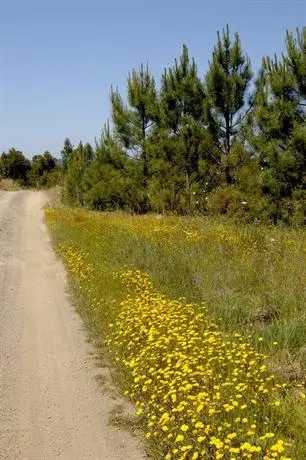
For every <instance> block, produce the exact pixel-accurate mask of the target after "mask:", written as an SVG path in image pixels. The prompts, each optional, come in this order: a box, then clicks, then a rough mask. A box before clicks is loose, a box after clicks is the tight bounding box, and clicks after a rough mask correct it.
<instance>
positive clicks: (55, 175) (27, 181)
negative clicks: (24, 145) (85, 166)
mask: <svg viewBox="0 0 306 460" xmlns="http://www.w3.org/2000/svg"><path fill="white" fill-rule="evenodd" d="M0 180H1V182H2V184H11V186H10V187H9V190H14V189H18V188H21V187H22V188H25V187H34V188H50V187H54V186H56V185H60V184H62V181H63V171H62V168H61V164H60V163H59V161H58V160H57V159H56V158H54V157H53V156H52V155H51V154H50V153H49V152H48V151H46V152H45V153H44V154H43V155H34V156H33V157H32V159H31V160H29V159H28V158H26V157H25V156H24V154H23V153H22V152H21V151H20V150H16V149H15V148H11V149H10V150H9V151H8V152H7V153H5V152H3V153H2V155H1V157H0ZM12 184H14V185H12ZM3 187H5V185H3ZM3 187H2V188H3Z"/></svg>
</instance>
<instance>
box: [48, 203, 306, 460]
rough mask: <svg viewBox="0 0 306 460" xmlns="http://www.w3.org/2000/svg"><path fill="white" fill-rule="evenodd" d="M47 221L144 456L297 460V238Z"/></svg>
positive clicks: (300, 327)
mask: <svg viewBox="0 0 306 460" xmlns="http://www.w3.org/2000/svg"><path fill="white" fill-rule="evenodd" d="M46 220H47V223H48V225H49V228H50V230H51V233H52V235H53V238H54V242H55V245H56V247H57V250H58V253H59V254H60V255H61V256H62V257H63V260H64V262H65V264H66V267H67V269H68V272H69V273H70V280H71V285H72V288H73V291H74V293H75V298H76V303H77V306H78V310H79V312H80V313H81V315H82V317H83V319H84V322H85V324H86V325H87V326H88V328H89V331H90V332H91V334H92V337H93V338H94V340H95V341H96V344H97V345H98V347H99V348H100V349H101V350H102V353H103V355H104V356H105V355H108V356H109V358H110V360H111V361H112V363H113V366H114V368H115V369H116V376H115V378H116V379H117V381H118V383H119V385H120V386H121V388H122V391H123V392H125V394H126V395H127V396H128V397H129V398H130V400H131V401H132V403H133V404H134V406H135V408H136V411H137V414H138V416H139V418H140V421H141V423H142V425H143V427H144V430H145V433H146V438H147V439H148V451H149V452H150V453H151V455H152V456H153V457H155V458H166V459H186V460H187V459H188V460H189V459H197V458H200V459H202V458H203V459H226V460H228V459H232V460H234V459H235V460H238V459H239V460H240V459H244V458H249V459H257V460H259V459H265V460H269V459H282V460H285V459H288V458H292V459H297V460H302V459H304V458H305V457H306V436H305V424H306V405H305V383H304V379H305V372H306V354H305V334H306V317H305V297H306V296H305V283H304V281H305V279H306V263H305V262H306V260H305V259H306V238H305V236H306V235H305V231H304V230H302V229H299V230H295V229H291V230H289V229H285V228H279V227H269V226H263V225H252V226H251V225H241V224H240V225H237V224H234V223H230V222H228V220H224V219H219V218H218V219H217V218H211V217H195V218H188V217H162V216H159V215H148V216H134V217H132V216H128V215H126V214H122V213H95V212H88V211H85V210H73V209H67V208H62V209H52V208H49V209H47V210H46Z"/></svg>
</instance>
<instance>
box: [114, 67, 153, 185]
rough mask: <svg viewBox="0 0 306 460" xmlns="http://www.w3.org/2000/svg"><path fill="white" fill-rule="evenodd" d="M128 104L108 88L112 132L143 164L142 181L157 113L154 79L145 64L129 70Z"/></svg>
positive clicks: (146, 173) (147, 165)
mask: <svg viewBox="0 0 306 460" xmlns="http://www.w3.org/2000/svg"><path fill="white" fill-rule="evenodd" d="M127 89H128V105H127V104H124V102H123V99H122V97H121V96H120V94H119V93H118V91H113V90H112V92H111V103H112V119H113V123H114V127H115V133H116V134H117V136H118V138H119V139H120V141H121V142H122V144H123V146H124V147H125V148H126V149H127V150H128V151H129V152H130V153H131V154H132V155H133V156H136V157H137V158H139V159H140V160H141V162H142V165H143V180H144V184H146V181H147V179H148V176H149V159H148V155H147V150H146V140H147V136H148V133H149V131H150V130H151V129H152V125H153V122H154V120H155V119H156V116H157V112H156V111H157V94H156V89H155V80H154V78H153V77H152V75H151V73H150V71H149V68H148V66H146V67H145V66H144V65H143V64H142V65H141V66H140V69H139V70H138V71H136V70H135V69H133V70H132V72H131V73H130V75H129V77H128V88H127Z"/></svg>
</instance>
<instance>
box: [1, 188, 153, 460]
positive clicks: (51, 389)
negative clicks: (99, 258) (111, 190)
mask: <svg viewBox="0 0 306 460" xmlns="http://www.w3.org/2000/svg"><path fill="white" fill-rule="evenodd" d="M46 200H47V196H46V194H45V193H44V192H28V191H19V192H0V459H2V460H13V459H22V460H53V459H65V460H89V459H95V460H101V459H103V460H107V459H125V460H129V459H142V458H144V455H143V451H142V449H141V447H140V446H139V445H138V441H137V440H136V439H135V438H133V437H131V436H130V435H129V434H128V433H127V432H125V431H121V430H118V429H116V428H114V427H112V426H111V425H110V424H109V413H110V411H111V410H112V409H114V407H115V406H116V404H118V401H114V399H113V398H112V396H111V395H109V394H107V393H106V394H105V392H102V391H101V389H100V388H99V386H98V384H97V381H96V379H95V376H96V373H97V369H96V368H95V365H94V359H93V353H92V350H91V347H90V346H89V345H88V343H87V342H86V340H85V334H84V331H83V329H82V325H81V322H80V320H79V318H78V315H77V314H76V313H75V311H74V309H73V307H72V306H71V304H70V302H69V296H68V295H67V292H66V282H65V272H64V268H63V266H62V264H61V262H60V261H59V260H58V259H57V258H56V256H55V254H54V252H53V250H52V247H51V245H50V240H49V236H48V232H47V229H46V227H45V225H44V222H43V211H42V207H43V205H44V204H45V203H46Z"/></svg>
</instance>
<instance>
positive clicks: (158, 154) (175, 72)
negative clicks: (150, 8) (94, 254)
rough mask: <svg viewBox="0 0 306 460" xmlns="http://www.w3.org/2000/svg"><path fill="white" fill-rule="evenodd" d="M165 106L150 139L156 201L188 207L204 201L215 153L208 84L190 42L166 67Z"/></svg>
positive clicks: (159, 205)
mask: <svg viewBox="0 0 306 460" xmlns="http://www.w3.org/2000/svg"><path fill="white" fill-rule="evenodd" d="M159 107H160V108H159V118H158V120H157V123H156V126H155V129H154V130H153V132H152V136H151V137H150V140H149V149H150V157H151V163H152V165H151V168H152V174H153V177H152V178H151V180H150V197H151V201H152V203H153V205H154V207H155V208H157V209H158V210H167V209H171V210H175V211H179V212H180V213H186V212H187V211H188V210H189V211H190V210H191V209H193V210H194V209H195V208H197V207H198V206H199V205H200V200H201V196H203V183H206V182H207V181H208V180H209V179H208V177H209V167H210V161H211V159H212V157H211V156H210V152H211V151H210V139H209V133H208V131H207V128H206V126H205V94H204V88H203V84H202V82H201V80H200V78H199V76H198V70H197V66H196V63H195V61H194V60H193V59H190V58H189V53H188V48H187V46H185V45H184V46H183V51H182V54H181V56H180V58H179V60H177V59H175V62H174V65H173V66H172V67H170V68H168V69H165V71H164V74H163V76H162V82H161V91H160V97H159Z"/></svg>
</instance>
